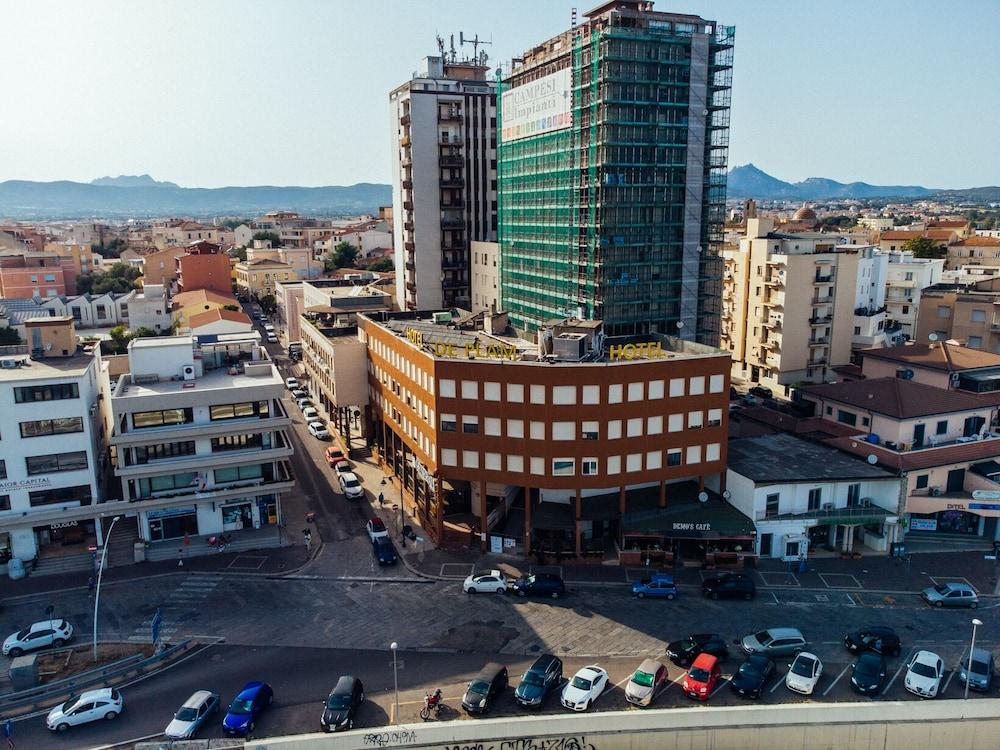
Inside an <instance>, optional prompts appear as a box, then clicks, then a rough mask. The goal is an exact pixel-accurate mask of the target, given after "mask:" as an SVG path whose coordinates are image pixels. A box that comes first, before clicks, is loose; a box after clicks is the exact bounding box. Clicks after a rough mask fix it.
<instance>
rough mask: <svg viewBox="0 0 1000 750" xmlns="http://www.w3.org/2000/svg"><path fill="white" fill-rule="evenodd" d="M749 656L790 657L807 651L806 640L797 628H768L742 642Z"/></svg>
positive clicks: (745, 638)
mask: <svg viewBox="0 0 1000 750" xmlns="http://www.w3.org/2000/svg"><path fill="white" fill-rule="evenodd" d="M740 644H741V645H742V646H743V650H744V651H746V652H747V653H748V654H764V656H771V657H774V656H790V655H791V654H797V653H799V652H800V651H803V650H805V647H806V645H807V644H806V639H805V637H804V636H803V635H802V633H800V632H799V631H798V630H797V629H796V628H768V629H767V630H761V631H759V632H757V633H754V634H752V635H748V636H746V637H744V638H743V640H742V641H741V642H740Z"/></svg>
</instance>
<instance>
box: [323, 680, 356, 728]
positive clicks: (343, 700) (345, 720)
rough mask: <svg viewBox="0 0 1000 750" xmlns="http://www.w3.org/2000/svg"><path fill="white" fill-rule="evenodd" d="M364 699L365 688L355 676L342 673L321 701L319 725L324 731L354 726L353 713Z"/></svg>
mask: <svg viewBox="0 0 1000 750" xmlns="http://www.w3.org/2000/svg"><path fill="white" fill-rule="evenodd" d="M364 699H365V688H364V686H363V685H362V684H361V680H359V679H358V678H357V677H351V676H350V675H344V676H343V677H341V678H340V679H339V680H337V684H336V685H335V686H334V688H333V690H331V691H330V695H329V696H327V699H326V702H325V703H323V716H322V717H321V718H320V720H319V723H320V726H321V727H323V731H324V732H339V731H341V730H344V729H351V728H352V727H353V726H354V714H355V713H357V710H358V706H360V705H361V704H362V702H363V701H364Z"/></svg>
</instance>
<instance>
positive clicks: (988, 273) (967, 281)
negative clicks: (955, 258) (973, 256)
mask: <svg viewBox="0 0 1000 750" xmlns="http://www.w3.org/2000/svg"><path fill="white" fill-rule="evenodd" d="M994 276H1000V266H976V265H963V266H959V267H958V268H953V269H951V270H950V271H945V272H944V273H942V274H941V282H942V283H944V284H960V285H962V286H971V285H972V284H975V283H976V282H978V281H985V280H986V279H991V278H993V277H994Z"/></svg>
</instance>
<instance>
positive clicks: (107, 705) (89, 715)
mask: <svg viewBox="0 0 1000 750" xmlns="http://www.w3.org/2000/svg"><path fill="white" fill-rule="evenodd" d="M123 708H125V701H124V700H123V699H122V694H121V693H119V692H118V691H117V690H115V689H114V688H101V689H100V690H88V691H86V692H85V693H80V695H74V696H73V697H72V698H70V699H69V700H68V701H66V702H65V703H63V704H61V705H59V706H56V707H55V708H53V709H52V710H51V711H49V715H48V716H46V717H45V726H47V727H48V728H49V729H51V730H52V731H53V732H65V731H66V730H67V729H69V728H70V727H75V726H77V725H78V724H86V723H88V722H91V721H98V720H100V719H114V718H117V716H118V714H120V713H121V712H122V709H123Z"/></svg>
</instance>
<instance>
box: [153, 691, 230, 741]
mask: <svg viewBox="0 0 1000 750" xmlns="http://www.w3.org/2000/svg"><path fill="white" fill-rule="evenodd" d="M218 710H219V694H218V693H212V692H210V691H208V690H199V691H198V692H196V693H193V694H192V695H191V697H190V698H188V699H187V700H186V701H184V705H183V706H181V707H180V708H179V709H177V713H175V714H174V718H173V720H172V721H171V722H170V723H169V724H167V728H166V729H164V730H163V736H164V737H166V738H167V739H169V740H187V739H190V738H191V737H193V736H194V733H195V732H197V731H198V730H199V729H200V728H201V727H202V725H203V724H204V723H205V720H206V719H208V717H209V716H211V715H212V714H214V713H215V712H216V711H218Z"/></svg>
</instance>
